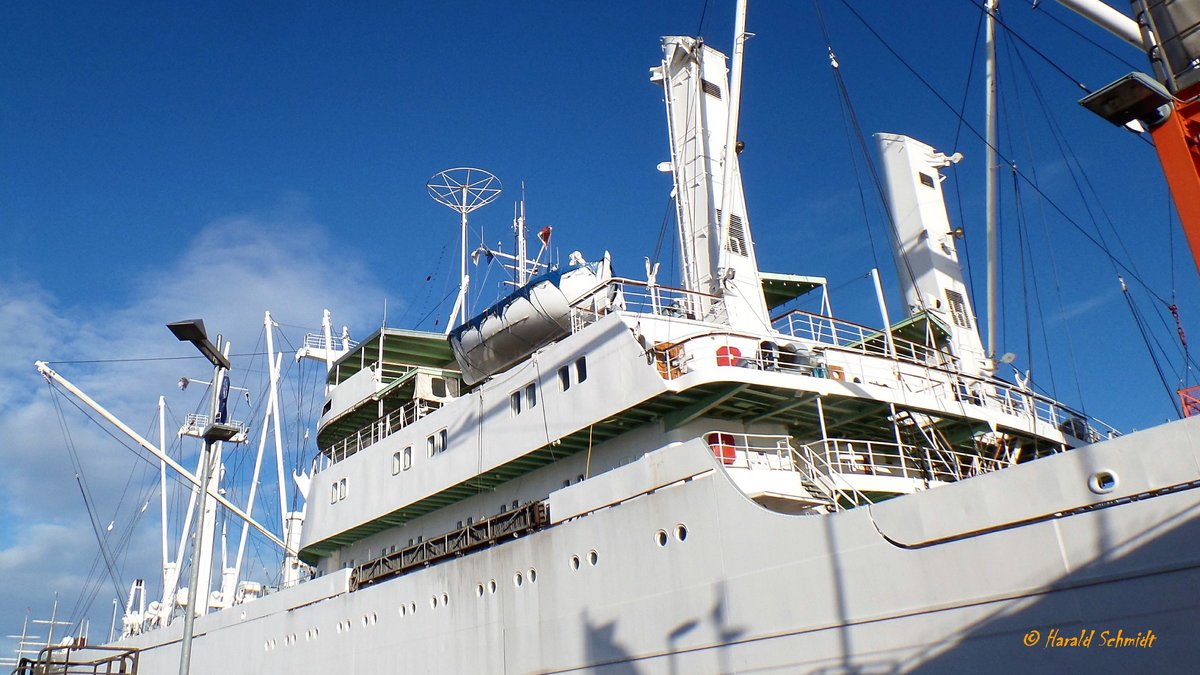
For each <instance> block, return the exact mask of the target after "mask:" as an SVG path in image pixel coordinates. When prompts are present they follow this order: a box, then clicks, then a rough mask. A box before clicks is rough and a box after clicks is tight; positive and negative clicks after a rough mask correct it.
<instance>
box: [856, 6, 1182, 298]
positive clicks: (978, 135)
mask: <svg viewBox="0 0 1200 675" xmlns="http://www.w3.org/2000/svg"><path fill="white" fill-rule="evenodd" d="M840 2H841V3H842V4H843V5H844V6H845V7H846V8H847V9H848V10H849V11H850V13H851V14H853V15H854V17H855V18H856V19H858V21H859V22H860V23H862V25H863V26H864V27H865V28H866V29H867V31H868V32H869V33H871V35H872V36H873V37H874V38H875V39H876V40H878V41H879V43H880V44H881V45H883V47H884V49H886V50H887V51H888V52H889V53H890V54H892V56H893V57H895V58H896V59H897V60H898V61H899V62H900V64H901V65H903V66H904V67H905V69H907V70H908V71H909V72H910V73H911V74H912V75H913V76H914V77H915V78H916V79H917V81H918V82H920V83H921V84H922V85H923V86H924V87H925V88H926V89H928V90H929V92H930V93H931V94H932V95H933V97H934V98H935V99H937V100H938V102H940V103H941V104H942V105H944V106H946V108H947V109H948V110H950V111H951V112H952V113H953V114H955V115H956V116H958V117H959V118H960V119H963V124H964V126H966V128H967V129H969V130H970V131H971V134H972V135H973V136H975V137H976V138H977V139H979V140H980V141H982V142H983V143H984V144H985V145H986V144H987V140H986V139H985V138H984V136H983V135H982V134H981V133H979V131H978V130H977V129H975V127H974V126H972V125H971V124H970V123H969V122H967V121H966V120H965V118H963V117H962V116H961V115H960V114H959V113H958V111H956V110H955V109H954V106H952V105H950V102H949V101H947V100H946V99H945V97H943V96H942V95H941V94H940V93H938V91H937V90H936V89H935V88H934V87H933V85H932V84H930V83H929V81H928V80H926V79H925V78H924V77H922V76H921V74H920V73H919V72H918V71H917V70H916V69H915V68H913V67H912V66H911V65H909V63H908V62H907V61H905V60H904V59H903V58H902V57H901V56H900V54H899V53H898V52H896V50H895V49H893V48H892V47H891V45H890V44H888V43H887V41H886V40H884V39H883V37H882V36H881V35H880V34H879V32H878V31H876V30H875V29H874V28H873V27H872V26H871V25H870V24H869V23H867V21H866V19H864V18H863V17H862V15H861V14H859V13H858V12H857V11H856V10H855V9H854V8H853V7H851V6H850V5H849V4H848V3H847V0H840ZM993 149H994V150H995V151H996V154H997V156H998V157H999V159H1001V160H1003V161H1004V162H1005V163H1006V164H1008V165H1010V166H1014V167H1015V166H1016V164H1015V163H1014V162H1012V161H1011V160H1009V159H1008V158H1007V157H1006V156H1004V154H1003V153H1001V152H1000V150H999V149H997V148H993ZM1014 170H1015V171H1016V172H1017V175H1019V176H1020V177H1021V179H1022V180H1023V181H1025V182H1026V183H1028V184H1029V186H1030V187H1031V188H1033V190H1034V191H1035V192H1037V193H1038V195H1039V196H1040V197H1041V198H1042V199H1043V200H1045V202H1046V203H1047V204H1049V205H1050V206H1051V207H1052V208H1053V209H1054V211H1055V212H1057V213H1058V214H1059V215H1060V216H1061V217H1062V218H1063V220H1064V221H1066V222H1067V224H1068V225H1070V226H1071V227H1073V228H1075V229H1076V230H1077V231H1078V232H1079V233H1080V234H1082V235H1083V236H1084V238H1085V239H1087V240H1088V241H1089V242H1091V243H1092V244H1093V245H1095V246H1096V247H1097V248H1099V249H1100V251H1101V252H1102V253H1104V255H1105V256H1107V257H1108V258H1109V259H1110V260H1111V261H1112V263H1113V264H1114V265H1116V266H1117V267H1118V268H1120V270H1121V271H1123V272H1124V273H1125V275H1126V276H1128V277H1129V278H1130V279H1132V280H1134V281H1136V282H1137V283H1138V285H1140V286H1141V287H1142V288H1144V289H1145V290H1146V292H1147V293H1150V294H1151V295H1153V296H1154V297H1155V298H1157V299H1159V300H1160V301H1163V299H1162V298H1161V297H1160V296H1159V295H1158V294H1157V293H1155V292H1154V290H1153V289H1152V288H1151V287H1150V285H1149V284H1148V283H1147V282H1146V281H1145V280H1143V279H1142V278H1141V275H1139V274H1138V273H1137V272H1136V270H1134V269H1132V268H1130V267H1129V266H1127V265H1125V264H1124V263H1123V262H1121V261H1120V260H1117V259H1116V257H1115V256H1113V254H1112V253H1111V252H1110V251H1108V250H1107V248H1106V247H1105V246H1104V245H1103V244H1102V243H1101V242H1099V241H1097V240H1096V238H1095V237H1094V236H1092V235H1091V234H1090V233H1088V232H1087V231H1086V230H1084V229H1083V228H1082V227H1081V226H1080V225H1079V223H1077V222H1075V220H1074V219H1073V218H1071V216H1070V215H1069V214H1068V213H1067V212H1066V211H1065V210H1064V209H1063V208H1062V207H1060V206H1059V205H1058V204H1057V203H1056V202H1055V201H1054V200H1053V199H1051V198H1050V196H1049V195H1047V194H1046V193H1045V192H1043V191H1042V189H1041V188H1040V187H1039V186H1038V185H1037V184H1036V183H1035V182H1033V181H1031V180H1030V179H1029V177H1028V176H1026V175H1025V173H1024V172H1023V171H1021V170H1020V169H1019V168H1017V169H1014ZM1165 304H1168V303H1165V302H1164V305H1165Z"/></svg>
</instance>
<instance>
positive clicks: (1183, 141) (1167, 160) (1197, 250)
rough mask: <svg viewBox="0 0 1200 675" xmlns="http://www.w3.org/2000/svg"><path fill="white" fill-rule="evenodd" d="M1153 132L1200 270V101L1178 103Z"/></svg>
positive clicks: (1184, 230) (1159, 158) (1168, 182)
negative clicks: (1199, 143) (1199, 144)
mask: <svg viewBox="0 0 1200 675" xmlns="http://www.w3.org/2000/svg"><path fill="white" fill-rule="evenodd" d="M1150 136H1151V138H1153V139H1154V147H1155V149H1156V150H1157V151H1158V160H1159V162H1161V163H1162V168H1163V175H1164V176H1166V179H1167V187H1168V188H1170V190H1171V195H1172V196H1173V198H1174V200H1175V209H1176V210H1177V211H1178V212H1179V221H1180V224H1182V225H1183V232H1184V234H1185V235H1187V240H1188V246H1190V247H1191V249H1192V258H1193V260H1194V261H1195V262H1196V267H1197V269H1198V270H1200V146H1198V145H1197V143H1198V142H1200V101H1198V100H1192V101H1189V102H1187V103H1180V104H1176V106H1175V110H1173V111H1172V113H1171V115H1170V117H1168V118H1167V121H1165V122H1163V123H1162V124H1160V125H1158V126H1157V127H1155V128H1154V129H1153V130H1151V131H1150Z"/></svg>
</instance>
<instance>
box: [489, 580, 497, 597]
mask: <svg viewBox="0 0 1200 675" xmlns="http://www.w3.org/2000/svg"><path fill="white" fill-rule="evenodd" d="M488 593H491V594H492V595H495V594H496V580H495V579H492V580H491V581H489V582H488Z"/></svg>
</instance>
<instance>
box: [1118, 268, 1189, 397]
mask: <svg viewBox="0 0 1200 675" xmlns="http://www.w3.org/2000/svg"><path fill="white" fill-rule="evenodd" d="M1117 278H1118V279H1120V280H1121V294H1122V295H1124V296H1125V304H1126V305H1127V306H1128V307H1129V312H1130V313H1131V314H1132V315H1133V323H1134V324H1135V325H1136V326H1137V329H1138V332H1140V333H1141V334H1142V342H1143V343H1145V345H1146V351H1147V352H1149V354H1150V360H1151V361H1152V362H1153V363H1154V372H1156V373H1158V380H1159V382H1161V383H1162V386H1163V391H1164V392H1166V394H1167V398H1169V399H1171V409H1172V410H1174V411H1175V414H1176V415H1178V416H1180V417H1182V416H1183V414H1182V412H1181V411H1180V409H1179V399H1178V398H1177V397H1176V396H1175V392H1174V391H1173V390H1172V389H1171V386H1170V385H1168V384H1167V378H1166V376H1165V375H1164V374H1163V370H1162V366H1161V365H1160V364H1159V362H1158V355H1157V354H1155V353H1154V350H1153V349H1151V347H1150V338H1149V336H1148V335H1146V329H1145V327H1144V326H1143V325H1142V318H1141V315H1139V314H1138V311H1137V307H1135V306H1134V304H1133V300H1132V299H1131V298H1130V297H1129V287H1128V286H1126V285H1125V280H1124V279H1121V278H1120V277H1117Z"/></svg>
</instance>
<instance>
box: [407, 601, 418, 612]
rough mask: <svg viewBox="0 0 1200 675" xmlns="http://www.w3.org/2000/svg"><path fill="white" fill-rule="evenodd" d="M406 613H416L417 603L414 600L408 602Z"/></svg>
mask: <svg viewBox="0 0 1200 675" xmlns="http://www.w3.org/2000/svg"><path fill="white" fill-rule="evenodd" d="M408 613H409V614H416V613H417V603H416V602H415V601H413V602H410V603H408Z"/></svg>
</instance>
